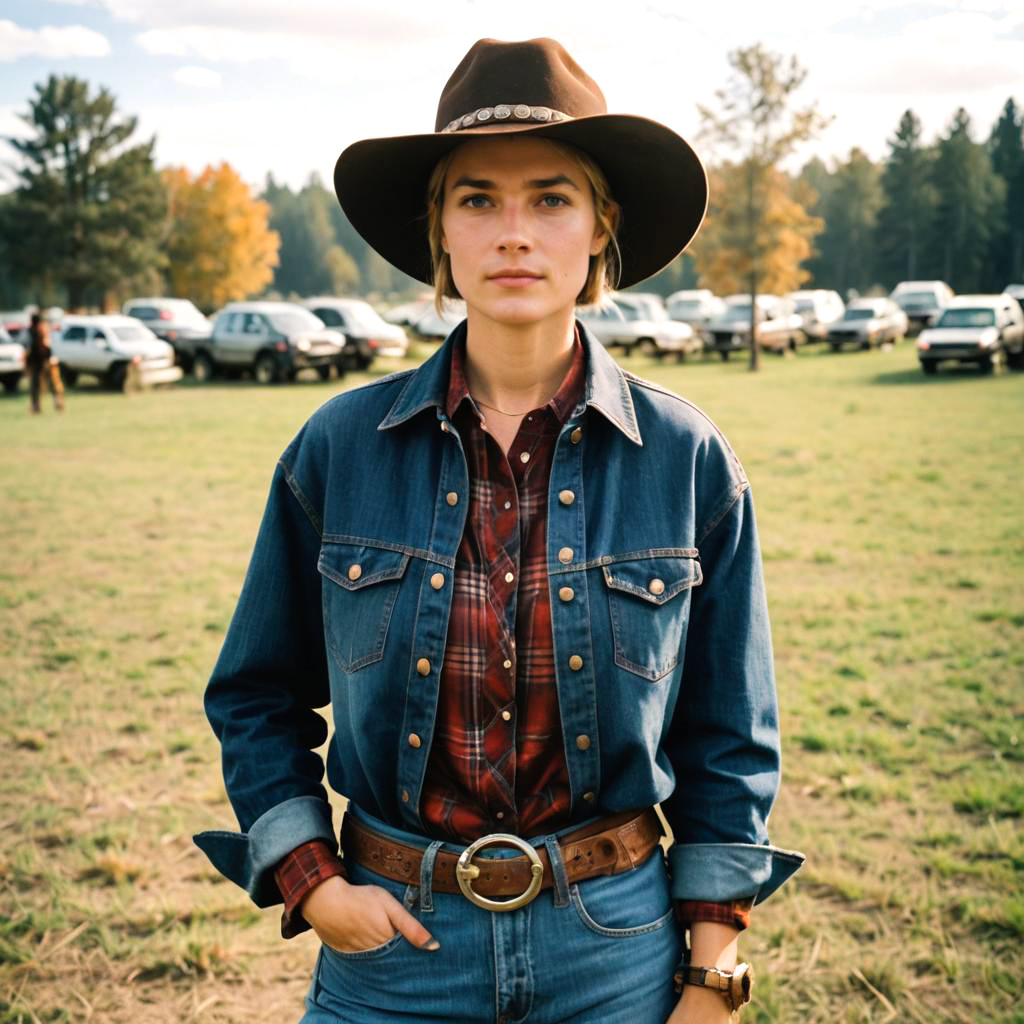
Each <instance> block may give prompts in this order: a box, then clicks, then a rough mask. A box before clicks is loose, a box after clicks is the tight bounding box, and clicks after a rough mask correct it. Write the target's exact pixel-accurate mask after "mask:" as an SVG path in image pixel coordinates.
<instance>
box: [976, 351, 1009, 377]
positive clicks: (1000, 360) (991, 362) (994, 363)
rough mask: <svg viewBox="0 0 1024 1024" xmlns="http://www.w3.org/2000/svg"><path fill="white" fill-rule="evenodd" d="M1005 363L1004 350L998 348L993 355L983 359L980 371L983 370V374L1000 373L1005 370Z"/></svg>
mask: <svg viewBox="0 0 1024 1024" xmlns="http://www.w3.org/2000/svg"><path fill="white" fill-rule="evenodd" d="M1005 363H1006V360H1005V357H1004V355H1003V350H1002V349H1001V348H997V349H996V350H995V352H993V353H992V354H991V355H988V356H985V357H983V358H982V359H981V361H980V362H979V363H978V369H979V370H981V372H982V373H999V372H1000V371H1001V370H1002V369H1003V366H1004V365H1005Z"/></svg>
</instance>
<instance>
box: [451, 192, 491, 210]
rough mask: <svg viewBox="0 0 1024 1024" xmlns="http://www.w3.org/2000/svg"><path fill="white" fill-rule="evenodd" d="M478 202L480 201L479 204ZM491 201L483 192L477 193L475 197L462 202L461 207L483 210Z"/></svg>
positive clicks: (474, 194) (471, 196) (469, 197)
mask: <svg viewBox="0 0 1024 1024" xmlns="http://www.w3.org/2000/svg"><path fill="white" fill-rule="evenodd" d="M477 200H480V201H479V202H477ZM490 201H491V200H490V197H489V196H485V195H484V194H483V193H482V192H475V193H473V195H470V196H466V197H465V198H464V199H462V200H460V202H459V206H467V207H469V209H471V210H482V209H483V208H484V207H485V205H486V204H487V203H489V202H490Z"/></svg>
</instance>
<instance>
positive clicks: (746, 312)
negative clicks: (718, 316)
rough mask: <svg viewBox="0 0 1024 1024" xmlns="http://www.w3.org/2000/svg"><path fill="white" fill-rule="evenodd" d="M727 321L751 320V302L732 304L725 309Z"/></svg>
mask: <svg viewBox="0 0 1024 1024" xmlns="http://www.w3.org/2000/svg"><path fill="white" fill-rule="evenodd" d="M725 319H726V320H749V319H750V303H749V302H738V303H730V304H729V305H728V306H726V307H725Z"/></svg>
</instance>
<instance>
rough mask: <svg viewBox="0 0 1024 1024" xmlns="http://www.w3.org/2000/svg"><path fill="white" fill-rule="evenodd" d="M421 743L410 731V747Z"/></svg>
mask: <svg viewBox="0 0 1024 1024" xmlns="http://www.w3.org/2000/svg"><path fill="white" fill-rule="evenodd" d="M576 743H577V744H579V740H577V741H576ZM419 745H420V738H419V736H417V735H416V733H414V732H411V733H409V746H410V747H418V746H419Z"/></svg>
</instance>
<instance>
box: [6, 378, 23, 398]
mask: <svg viewBox="0 0 1024 1024" xmlns="http://www.w3.org/2000/svg"><path fill="white" fill-rule="evenodd" d="M20 383H21V374H17V375H15V374H11V375H10V376H9V377H4V391H6V392H7V394H9V395H13V394H14V393H15V392H16V391H17V390H18V385H19V384H20Z"/></svg>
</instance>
